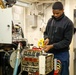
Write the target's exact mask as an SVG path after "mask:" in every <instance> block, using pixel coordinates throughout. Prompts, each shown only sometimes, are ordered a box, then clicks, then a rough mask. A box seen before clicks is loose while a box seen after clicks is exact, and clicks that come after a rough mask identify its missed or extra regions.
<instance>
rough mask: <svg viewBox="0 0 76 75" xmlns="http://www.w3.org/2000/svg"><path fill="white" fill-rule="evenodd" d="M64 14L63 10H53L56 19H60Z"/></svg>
mask: <svg viewBox="0 0 76 75" xmlns="http://www.w3.org/2000/svg"><path fill="white" fill-rule="evenodd" d="M62 14H63V10H59V9H55V10H54V9H53V16H54V17H55V18H59V17H60V16H61V15H62Z"/></svg>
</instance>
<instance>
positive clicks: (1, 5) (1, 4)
mask: <svg viewBox="0 0 76 75" xmlns="http://www.w3.org/2000/svg"><path fill="white" fill-rule="evenodd" d="M0 7H1V8H2V9H4V8H5V6H4V3H3V1H2V0H0Z"/></svg>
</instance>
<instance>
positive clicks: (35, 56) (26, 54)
mask: <svg viewBox="0 0 76 75" xmlns="http://www.w3.org/2000/svg"><path fill="white" fill-rule="evenodd" d="M53 59H54V55H53V54H50V53H49V54H48V53H43V52H42V50H41V49H40V48H35V49H27V50H26V49H24V50H23V52H22V58H21V72H20V75H21V73H22V72H23V71H27V72H28V73H29V74H33V75H40V74H42V75H46V74H48V73H49V72H51V71H52V70H53V66H54V64H53Z"/></svg>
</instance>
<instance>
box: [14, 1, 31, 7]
mask: <svg viewBox="0 0 76 75" xmlns="http://www.w3.org/2000/svg"><path fill="white" fill-rule="evenodd" d="M15 5H19V6H23V7H29V6H30V4H29V3H26V2H21V1H17V2H16V4H15Z"/></svg>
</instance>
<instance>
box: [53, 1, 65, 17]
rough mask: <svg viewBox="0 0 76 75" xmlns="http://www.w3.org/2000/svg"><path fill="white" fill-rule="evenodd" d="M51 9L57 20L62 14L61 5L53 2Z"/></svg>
mask: <svg viewBox="0 0 76 75" xmlns="http://www.w3.org/2000/svg"><path fill="white" fill-rule="evenodd" d="M52 9H53V16H54V17H55V18H59V17H60V16H61V15H62V14H63V12H64V9H63V4H62V3H61V2H55V3H54V4H53V6H52Z"/></svg>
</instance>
